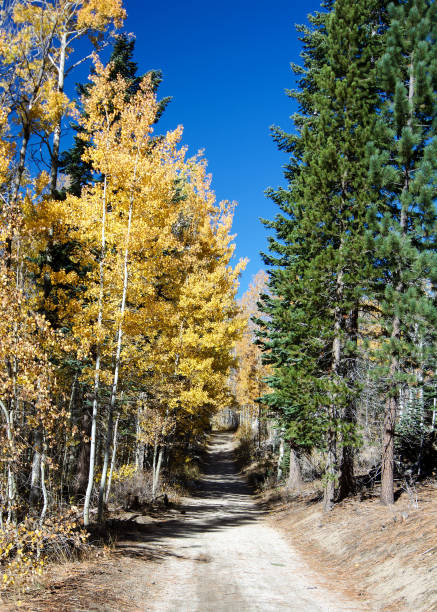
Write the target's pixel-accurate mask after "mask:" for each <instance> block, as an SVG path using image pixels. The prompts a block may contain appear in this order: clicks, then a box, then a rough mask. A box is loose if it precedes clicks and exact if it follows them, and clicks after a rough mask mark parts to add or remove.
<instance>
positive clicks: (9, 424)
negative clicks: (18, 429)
mask: <svg viewBox="0 0 437 612" xmlns="http://www.w3.org/2000/svg"><path fill="white" fill-rule="evenodd" d="M0 408H1V409H2V412H3V414H4V417H5V421H6V435H7V438H8V442H9V444H10V445H11V449H12V448H13V445H14V436H13V433H12V432H13V423H14V421H13V411H12V410H11V411H8V410H7V409H6V406H5V405H4V403H3V402H2V401H1V400H0ZM7 473H8V481H7V500H8V501H7V513H8V514H7V520H6V522H7V523H8V524H9V523H11V522H12V521H13V520H14V518H15V508H14V505H15V496H16V484H15V476H14V473H13V471H12V461H8V467H7Z"/></svg>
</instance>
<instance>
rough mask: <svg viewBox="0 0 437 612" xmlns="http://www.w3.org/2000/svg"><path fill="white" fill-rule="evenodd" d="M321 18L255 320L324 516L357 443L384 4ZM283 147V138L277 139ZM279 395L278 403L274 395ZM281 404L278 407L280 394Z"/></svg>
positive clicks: (345, 489)
mask: <svg viewBox="0 0 437 612" xmlns="http://www.w3.org/2000/svg"><path fill="white" fill-rule="evenodd" d="M330 8H331V11H330V13H329V14H319V15H317V16H316V18H314V19H313V24H314V26H315V28H316V29H315V32H307V31H305V35H304V43H305V44H306V49H305V53H304V59H305V68H306V71H305V73H304V76H303V78H302V79H301V81H300V83H299V85H300V87H301V89H302V90H301V92H299V93H297V94H294V95H295V97H296V98H297V99H298V101H299V102H300V105H301V114H300V115H298V116H296V117H295V124H296V126H297V128H298V130H299V132H298V135H297V136H294V137H293V136H292V137H289V138H288V142H287V141H285V142H287V144H286V146H287V149H288V151H289V152H291V153H292V160H291V163H290V164H289V166H288V168H287V173H286V177H287V179H288V181H289V188H288V190H287V192H285V191H282V190H279V191H277V192H274V193H272V197H273V199H274V200H275V201H276V202H277V203H279V204H280V206H281V207H282V209H283V210H284V212H285V213H286V216H279V217H278V218H277V219H276V221H274V222H273V223H269V224H268V225H269V226H270V227H273V228H274V229H275V230H276V233H277V237H278V240H276V241H271V243H270V248H271V249H272V250H274V251H276V252H277V253H278V254H279V255H280V257H279V258H276V259H274V258H269V257H267V258H266V263H267V264H270V265H272V264H273V265H275V266H277V267H282V268H283V269H282V270H281V269H279V270H278V269H275V270H274V271H273V272H272V276H271V279H272V280H271V283H270V290H271V291H272V293H273V294H274V295H275V296H276V297H274V298H273V299H270V300H267V308H266V312H267V313H268V314H269V315H270V317H271V318H272V321H271V323H270V324H267V330H266V333H267V337H269V331H268V328H269V327H270V329H273V330H275V331H274V333H273V334H272V335H271V336H270V337H269V342H268V343H267V344H266V348H268V349H269V350H270V356H269V357H268V358H267V359H268V360H269V361H270V362H271V363H272V365H274V367H275V371H276V373H275V374H274V375H273V378H272V379H271V384H272V386H273V388H274V392H273V394H272V395H271V396H270V398H269V401H270V402H271V404H275V405H276V406H277V407H279V406H284V405H285V406H287V404H288V406H287V408H286V413H288V414H287V415H286V421H288V429H289V435H291V436H294V437H295V438H296V440H299V439H300V440H301V443H303V444H307V445H312V444H317V445H319V446H321V447H322V448H323V449H324V450H325V457H326V471H325V508H326V509H330V508H331V507H332V503H333V501H334V495H335V488H336V483H337V482H338V446H339V444H341V446H342V449H343V452H342V459H341V477H340V491H339V495H340V496H344V495H346V494H348V493H349V492H350V490H351V489H352V487H353V448H354V446H356V444H357V434H356V430H355V424H354V403H355V398H356V394H357V388H356V386H355V383H354V369H355V363H356V359H357V343H358V316H359V310H360V305H361V303H362V301H363V299H364V296H365V295H366V290H367V287H368V279H369V278H371V277H372V274H373V266H372V263H373V262H372V257H371V256H370V254H369V250H368V243H367V241H366V232H365V228H366V217H367V210H368V208H369V206H370V203H371V202H372V193H371V191H370V189H369V181H368V156H367V152H366V151H367V143H368V141H369V139H370V138H371V135H372V133H373V127H374V123H375V109H376V107H377V103H378V92H377V89H376V80H375V78H374V74H375V58H376V57H378V54H380V47H381V36H380V35H379V34H380V30H381V28H383V26H384V22H383V6H381V3H380V2H377V1H376V0H375V1H373V0H362V1H361V2H356V3H353V4H351V3H350V2H346V1H344V0H337V2H336V3H335V4H334V6H333V7H330ZM283 142H284V139H283ZM284 396H285V397H284ZM287 397H288V398H289V401H288V402H286V398H287Z"/></svg>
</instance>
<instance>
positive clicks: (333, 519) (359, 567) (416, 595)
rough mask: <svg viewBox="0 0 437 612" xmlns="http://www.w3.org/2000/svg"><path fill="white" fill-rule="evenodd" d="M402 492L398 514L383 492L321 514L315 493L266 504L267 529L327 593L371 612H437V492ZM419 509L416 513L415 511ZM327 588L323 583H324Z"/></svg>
mask: <svg viewBox="0 0 437 612" xmlns="http://www.w3.org/2000/svg"><path fill="white" fill-rule="evenodd" d="M416 493H417V500H416V498H414V499H412V497H411V492H410V495H408V493H407V491H404V492H402V490H399V491H398V494H400V495H398V496H397V500H396V503H395V504H394V506H393V507H391V508H387V507H384V506H382V505H381V504H380V503H379V492H378V490H377V489H376V490H375V491H373V493H369V494H367V496H366V497H365V498H364V499H360V498H359V497H357V498H353V499H348V500H345V501H344V502H342V503H340V504H338V505H336V506H335V507H334V509H333V510H332V512H330V513H328V514H324V513H323V511H322V509H321V503H320V502H319V501H317V497H315V495H314V490H312V491H311V490H310V489H307V491H306V492H305V490H304V491H303V494H301V495H300V496H292V497H289V498H288V499H287V500H286V501H283V500H281V499H280V498H279V499H278V495H276V499H275V498H271V499H270V500H267V501H266V500H264V505H265V507H267V508H268V509H269V516H268V519H267V520H268V522H269V524H271V525H272V526H274V527H275V528H276V529H278V530H280V531H281V533H283V534H284V536H285V537H286V538H287V540H288V541H289V542H290V543H291V544H292V545H293V547H295V548H296V549H297V550H298V551H299V552H300V554H301V555H302V557H303V558H304V559H305V560H306V562H307V563H308V564H309V565H310V567H311V568H312V569H313V571H315V572H316V573H318V574H319V575H320V576H324V577H325V578H324V580H325V581H326V582H327V584H328V585H334V584H335V585H337V587H338V588H344V589H346V591H347V592H350V593H351V594H352V595H353V596H355V597H358V598H359V599H361V600H363V601H366V605H367V606H368V609H369V610H372V611H376V612H379V611H381V612H382V611H384V612H390V611H392V612H402V611H405V612H411V611H414V612H435V611H437V487H436V483H435V482H428V483H424V484H420V485H417V489H416ZM416 501H417V507H415V506H416ZM326 582H325V583H326Z"/></svg>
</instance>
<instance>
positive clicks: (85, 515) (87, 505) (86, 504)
mask: <svg viewBox="0 0 437 612" xmlns="http://www.w3.org/2000/svg"><path fill="white" fill-rule="evenodd" d="M106 187H107V177H106V175H105V178H104V184H103V204H102V242H101V251H100V266H99V267H100V292H99V306H98V315H97V330H98V333H99V334H100V333H101V330H102V317H103V287H104V259H105V245H106V235H105V224H106ZM100 352H101V347H100V338H98V340H97V356H96V365H95V369H94V389H93V412H92V416H91V443H90V465H89V472H88V485H87V489H86V493H85V502H84V506H83V524H84V525H85V527H87V526H88V525H89V523H90V502H91V493H92V490H93V482H94V465H95V459H96V438H97V411H98V394H99V385H100Z"/></svg>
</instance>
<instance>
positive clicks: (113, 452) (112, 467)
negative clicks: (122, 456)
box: [105, 413, 120, 504]
mask: <svg viewBox="0 0 437 612" xmlns="http://www.w3.org/2000/svg"><path fill="white" fill-rule="evenodd" d="M119 420H120V413H118V414H117V418H116V419H115V425H114V438H113V441H112V457H111V467H110V468H109V476H108V486H107V487H106V497H105V503H106V504H107V503H108V499H109V494H110V492H111V484H112V474H113V472H114V466H115V457H116V455H117V431H118V421H119Z"/></svg>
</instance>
